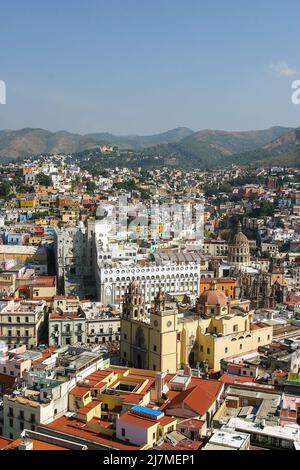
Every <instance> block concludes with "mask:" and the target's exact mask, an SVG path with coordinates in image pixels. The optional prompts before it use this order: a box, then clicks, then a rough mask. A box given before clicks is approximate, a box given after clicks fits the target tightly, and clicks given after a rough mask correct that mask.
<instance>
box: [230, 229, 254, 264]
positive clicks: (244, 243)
mask: <svg viewBox="0 0 300 470" xmlns="http://www.w3.org/2000/svg"><path fill="white" fill-rule="evenodd" d="M228 261H229V263H230V264H233V265H234V266H236V267H237V268H242V267H244V266H249V265H250V247H249V240H248V238H247V237H246V235H244V234H243V232H242V224H241V222H239V223H238V224H237V227H236V233H235V234H234V236H233V238H232V240H231V242H230V243H229V245H228Z"/></svg>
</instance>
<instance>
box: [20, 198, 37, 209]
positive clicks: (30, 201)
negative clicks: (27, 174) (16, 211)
mask: <svg viewBox="0 0 300 470" xmlns="http://www.w3.org/2000/svg"><path fill="white" fill-rule="evenodd" d="M19 203H20V209H35V208H36V206H37V200H36V198H21V199H20V201H19Z"/></svg>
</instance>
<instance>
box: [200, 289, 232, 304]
mask: <svg viewBox="0 0 300 470" xmlns="http://www.w3.org/2000/svg"><path fill="white" fill-rule="evenodd" d="M199 303H200V304H201V305H227V303H228V297H227V296H226V295H225V294H224V292H222V291H221V290H219V289H215V290H212V289H209V290H205V291H204V292H203V293H202V294H201V295H200V297H199Z"/></svg>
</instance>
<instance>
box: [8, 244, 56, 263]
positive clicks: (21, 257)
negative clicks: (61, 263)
mask: <svg viewBox="0 0 300 470" xmlns="http://www.w3.org/2000/svg"><path fill="white" fill-rule="evenodd" d="M0 260H1V261H8V260H15V261H17V262H21V263H28V262H31V261H47V251H46V249H45V247H43V246H34V245H28V246H27V245H22V246H19V245H0Z"/></svg>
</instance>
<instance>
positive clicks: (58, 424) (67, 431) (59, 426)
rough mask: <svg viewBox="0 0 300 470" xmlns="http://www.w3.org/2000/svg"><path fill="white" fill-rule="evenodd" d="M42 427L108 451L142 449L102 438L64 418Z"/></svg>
mask: <svg viewBox="0 0 300 470" xmlns="http://www.w3.org/2000/svg"><path fill="white" fill-rule="evenodd" d="M44 427H46V428H49V429H54V430H56V431H58V432H59V433H61V434H64V435H65V436H66V437H67V436H72V437H74V436H75V437H79V438H81V439H84V440H85V441H87V442H88V441H89V442H95V443H96V444H100V445H102V446H104V447H108V448H109V449H118V450H141V449H142V447H140V446H135V445H133V444H127V443H126V442H121V441H118V440H116V439H115V438H114V439H113V438H109V437H108V436H102V435H100V434H99V432H97V431H92V430H90V429H87V428H85V427H84V426H83V424H82V423H81V422H80V421H77V420H76V419H73V418H67V417H65V416H63V417H61V418H58V419H56V420H55V421H53V422H52V423H50V424H47V425H44Z"/></svg>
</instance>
